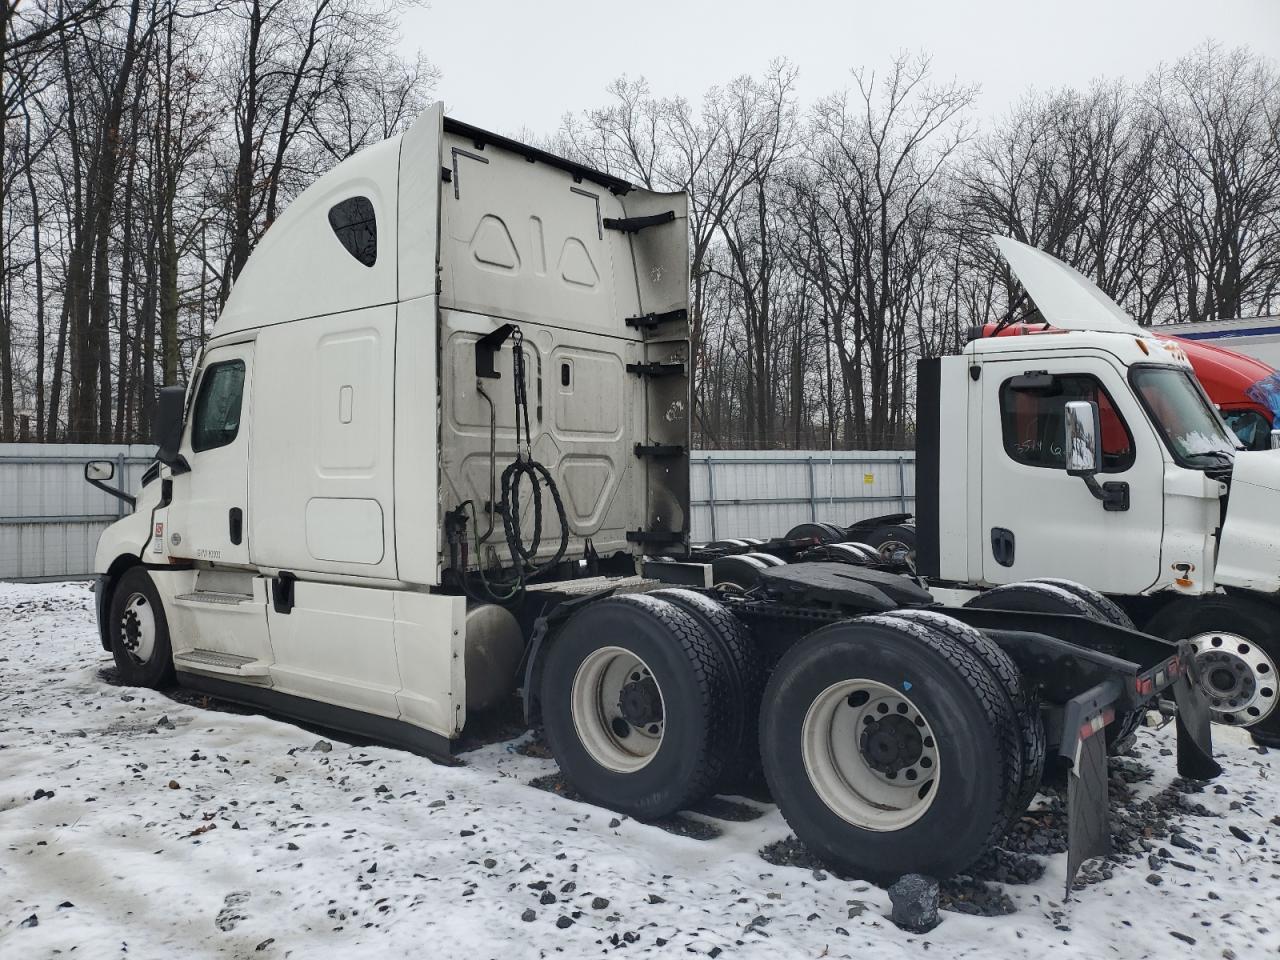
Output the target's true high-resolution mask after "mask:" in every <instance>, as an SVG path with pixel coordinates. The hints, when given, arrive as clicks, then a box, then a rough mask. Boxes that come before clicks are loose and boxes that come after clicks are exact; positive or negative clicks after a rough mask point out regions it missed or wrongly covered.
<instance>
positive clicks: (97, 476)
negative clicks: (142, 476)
mask: <svg viewBox="0 0 1280 960" xmlns="http://www.w3.org/2000/svg"><path fill="white" fill-rule="evenodd" d="M115 475H116V465H115V464H114V463H112V462H111V461H110V460H90V461H89V462H88V463H86V464H85V465H84V478H85V480H86V481H87V482H88V483H89V484H90V485H91V486H94V487H97V488H98V489H99V490H101V491H102V492H103V493H109V494H111V496H113V497H115V498H116V499H117V500H123V501H124V502H125V503H127V504H128V505H129V506H130V508H132V507H134V506H137V502H136V500H135V499H134V498H133V497H131V496H130V495H129V494H127V493H125V492H124V491H123V490H118V489H116V488H115V487H108V486H107V481H108V480H110V479H112V478H113V477H115Z"/></svg>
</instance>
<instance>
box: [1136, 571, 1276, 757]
mask: <svg viewBox="0 0 1280 960" xmlns="http://www.w3.org/2000/svg"><path fill="white" fill-rule="evenodd" d="M1147 632H1148V633H1153V634H1155V635H1156V636H1158V637H1164V638H1165V639H1166V640H1191V642H1192V643H1193V644H1194V645H1195V647H1196V664H1197V666H1198V667H1199V668H1200V678H1201V679H1200V687H1201V690H1202V691H1203V693H1204V695H1205V696H1206V697H1207V698H1208V699H1209V709H1210V710H1211V711H1212V716H1213V719H1214V720H1216V721H1217V722H1219V723H1224V724H1228V725H1230V726H1235V727H1241V726H1247V727H1249V729H1250V731H1251V732H1252V733H1253V734H1254V736H1255V739H1257V740H1258V741H1259V742H1260V743H1267V744H1269V745H1270V744H1275V745H1280V699H1278V696H1277V695H1278V694H1280V677H1278V676H1277V675H1276V672H1277V667H1278V666H1280V608H1277V607H1273V606H1271V605H1270V604H1266V603H1262V602H1261V601H1258V600H1254V599H1252V598H1249V597H1236V596H1216V595H1215V596H1210V597H1202V598H1197V599H1192V598H1185V599H1182V600H1179V601H1176V602H1174V603H1171V604H1169V605H1168V606H1167V607H1165V608H1164V609H1162V610H1160V611H1159V612H1158V613H1157V614H1156V615H1155V616H1153V617H1152V618H1151V620H1150V621H1149V622H1148V623H1147Z"/></svg>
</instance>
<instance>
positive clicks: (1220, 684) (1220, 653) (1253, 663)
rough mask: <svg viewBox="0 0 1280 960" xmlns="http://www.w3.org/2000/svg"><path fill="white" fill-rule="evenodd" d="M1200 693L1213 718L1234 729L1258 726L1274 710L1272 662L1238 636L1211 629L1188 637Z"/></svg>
mask: <svg viewBox="0 0 1280 960" xmlns="http://www.w3.org/2000/svg"><path fill="white" fill-rule="evenodd" d="M1191 644H1192V646H1194V647H1195V649H1196V669H1197V671H1198V673H1199V677H1200V690H1201V692H1203V693H1204V695H1205V696H1206V697H1207V698H1208V700H1209V709H1210V710H1211V711H1212V712H1213V719H1214V720H1217V721H1218V722H1219V723H1229V724H1233V725H1235V726H1252V725H1253V724H1255V723H1261V722H1262V721H1263V720H1265V719H1266V718H1267V717H1268V716H1270V715H1271V713H1272V712H1273V711H1274V710H1275V708H1276V703H1277V699H1278V698H1277V677H1276V664H1275V661H1274V660H1272V659H1271V657H1270V656H1269V655H1268V654H1267V652H1266V651H1265V650H1263V649H1262V648H1261V647H1259V646H1258V645H1257V644H1256V643H1254V642H1253V641H1251V640H1250V639H1249V638H1248V637H1243V636H1241V635H1240V634H1238V633H1226V632H1224V631H1221V630H1212V631H1209V632H1206V633H1198V634H1196V635H1195V636H1194V637H1192V638H1191Z"/></svg>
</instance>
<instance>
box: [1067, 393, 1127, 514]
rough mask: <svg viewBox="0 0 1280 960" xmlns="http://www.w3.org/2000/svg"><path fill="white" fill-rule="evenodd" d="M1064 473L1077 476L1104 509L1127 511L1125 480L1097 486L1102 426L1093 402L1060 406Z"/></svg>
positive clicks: (1078, 401)
mask: <svg viewBox="0 0 1280 960" xmlns="http://www.w3.org/2000/svg"><path fill="white" fill-rule="evenodd" d="M1062 410H1063V415H1064V417H1065V421H1066V422H1065V424H1064V433H1065V434H1066V437H1065V439H1066V462H1065V464H1064V466H1065V467H1066V468H1067V474H1068V475H1069V476H1072V477H1079V478H1080V479H1082V480H1083V481H1084V485H1085V486H1086V487H1088V488H1089V492H1090V493H1091V494H1093V497H1094V499H1095V500H1101V501H1102V508H1103V509H1104V510H1128V509H1129V484H1128V482H1127V481H1124V480H1112V481H1108V482H1107V483H1099V482H1098V478H1097V476H1096V474H1097V472H1098V471H1099V470H1100V469H1101V467H1102V423H1101V420H1100V419H1099V417H1098V405H1097V404H1096V403H1094V402H1093V401H1092V400H1068V401H1067V402H1066V404H1064V405H1063V408H1062Z"/></svg>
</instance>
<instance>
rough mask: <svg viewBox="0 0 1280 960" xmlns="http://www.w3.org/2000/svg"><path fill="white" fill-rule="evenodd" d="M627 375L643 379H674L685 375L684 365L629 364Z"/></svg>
mask: <svg viewBox="0 0 1280 960" xmlns="http://www.w3.org/2000/svg"><path fill="white" fill-rule="evenodd" d="M627 373H634V374H637V375H639V376H641V377H674V376H683V375H684V364H683V363H679V362H676V363H628V364H627Z"/></svg>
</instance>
